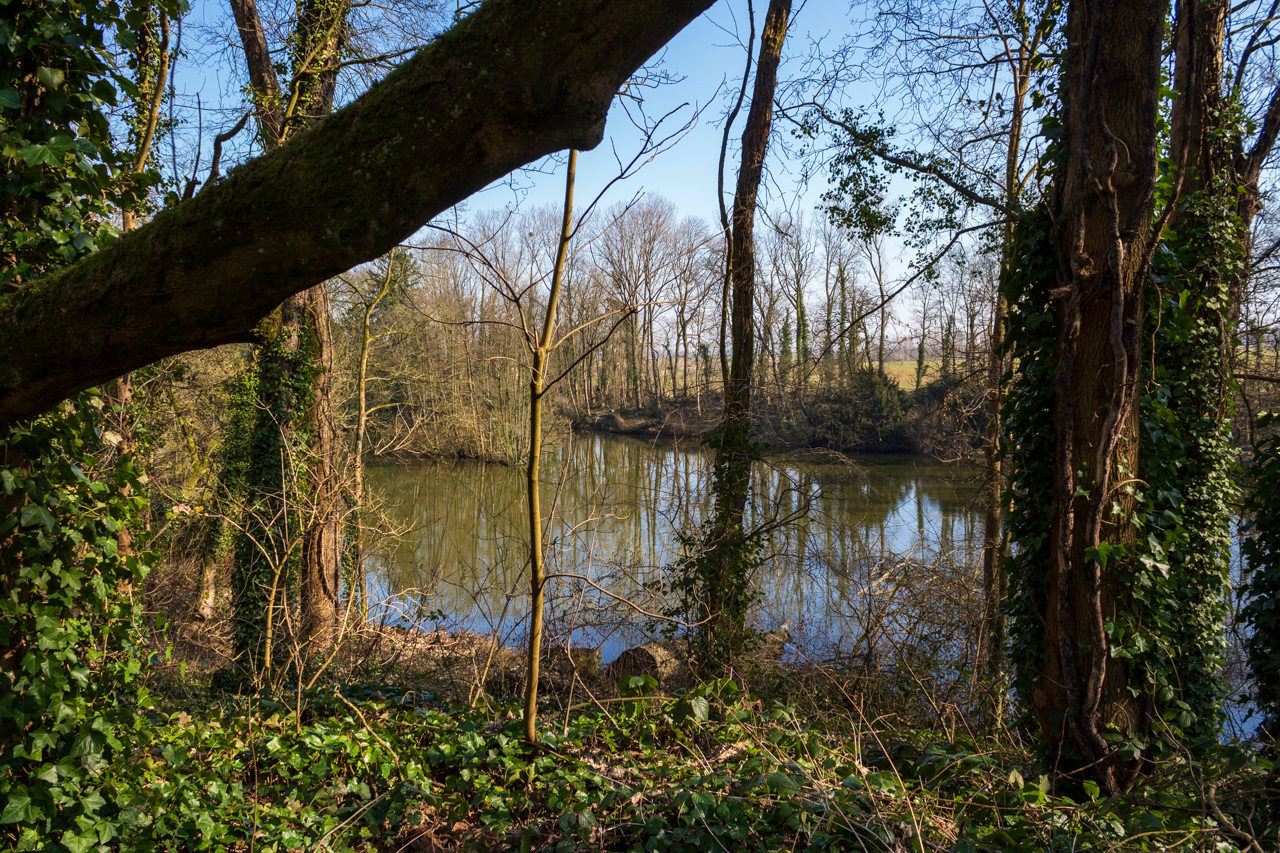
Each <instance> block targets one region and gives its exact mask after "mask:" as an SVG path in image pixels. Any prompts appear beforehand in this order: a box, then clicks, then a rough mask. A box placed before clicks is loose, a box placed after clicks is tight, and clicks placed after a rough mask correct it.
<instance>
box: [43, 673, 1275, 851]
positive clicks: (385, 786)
mask: <svg viewBox="0 0 1280 853" xmlns="http://www.w3.org/2000/svg"><path fill="white" fill-rule="evenodd" d="M624 686H625V687H627V688H628V689H627V690H626V691H625V692H626V693H629V694H630V695H629V696H624V697H623V698H620V699H615V700H606V701H602V702H600V703H587V704H586V705H585V706H578V707H576V708H571V709H569V711H568V712H567V713H566V712H565V711H561V712H560V713H559V714H556V713H555V711H554V709H553V708H551V707H548V709H547V711H546V713H547V716H546V717H544V719H547V720H552V719H554V723H553V724H552V723H549V724H548V731H547V732H546V733H545V736H544V742H543V743H542V744H540V745H539V747H537V748H530V747H529V746H528V745H527V744H525V743H524V742H523V740H522V737H521V728H520V726H521V723H520V720H519V714H518V709H517V708H516V707H515V706H514V705H513V706H511V707H510V708H507V707H505V706H491V707H488V708H480V709H472V708H466V707H462V706H448V705H445V704H442V703H440V702H438V701H437V700H436V699H435V698H434V697H432V696H431V695H429V694H426V693H423V692H419V691H410V690H405V691H404V692H400V691H399V690H397V689H396V688H394V687H390V686H386V685H365V686H362V687H359V688H349V687H348V688H342V689H341V690H339V689H337V688H335V687H332V686H330V687H328V688H325V689H323V690H318V691H315V692H312V693H311V694H307V695H304V696H303V702H302V704H301V710H300V712H299V710H298V708H297V707H295V705H293V704H286V703H283V702H278V701H273V700H270V699H266V698H261V697H240V696H231V695H225V694H218V693H210V694H207V695H205V696H204V697H203V698H199V699H197V700H196V701H194V702H193V701H192V698H193V697H191V696H190V694H187V695H186V696H185V697H184V698H183V701H182V702H181V703H180V704H181V706H182V708H183V709H184V710H181V711H179V710H176V709H166V708H165V707H164V702H165V700H164V699H163V697H161V699H160V700H159V701H160V704H159V705H158V706H157V707H156V708H155V709H153V711H152V714H151V719H150V722H151V725H150V726H144V727H140V728H141V730H142V732H143V733H142V734H141V735H140V739H139V740H138V741H137V742H135V743H133V744H130V745H129V746H128V748H126V749H123V750H121V751H118V752H117V753H116V754H115V756H114V758H113V759H112V760H111V761H110V763H109V764H108V765H107V766H106V767H105V768H104V769H103V770H102V772H101V776H100V788H101V791H102V797H103V800H104V803H105V804H110V805H109V806H108V807H109V808H110V809H112V810H113V811H114V812H115V820H114V821H113V823H114V824H115V826H116V827H117V833H116V835H115V837H112V838H105V837H104V838H102V839H101V847H99V848H98V849H103V850H106V849H110V850H226V851H241V850H254V851H261V853H268V851H286V850H332V851H392V850H395V851H400V850H404V851H409V850H501V849H510V850H521V851H532V850H553V851H557V853H564V851H573V850H584V851H585V850H602V851H603V850H610V851H614V850H616V851H624V850H625V851H632V850H634V851H724V850H732V851H735V853H740V852H741V851H773V850H796V851H800V850H805V851H811V850H867V851H873V850H881V851H899V850H902V851H905V850H918V851H925V850H955V851H997V850H1000V851H1015V850H1018V851H1020V850H1026V851H1031V850H1036V851H1041V850H1064V851H1065V850H1073V851H1085V850H1097V851H1109V850H1126V851H1130V850H1171V851H1172V850H1178V851H1183V850H1185V851H1192V850H1195V851H1200V850H1215V851H1228V850H1237V849H1241V850H1243V849H1246V846H1245V842H1243V841H1242V838H1243V835H1242V834H1241V831H1240V830H1241V829H1245V830H1250V831H1251V832H1252V834H1253V835H1254V836H1256V837H1257V838H1258V839H1259V842H1260V843H1262V844H1263V845H1264V846H1266V845H1267V844H1274V843H1275V840H1276V830H1275V829H1274V827H1271V828H1268V827H1267V826H1266V825H1265V822H1264V821H1263V820H1262V818H1260V817H1259V814H1260V813H1255V812H1256V810H1258V809H1260V808H1261V807H1262V803H1263V802H1264V801H1265V794H1264V793H1263V792H1262V791H1261V790H1260V788H1261V786H1263V785H1264V784H1265V783H1264V779H1265V777H1266V775H1267V773H1268V771H1269V769H1270V765H1269V764H1268V763H1267V762H1265V761H1263V760H1261V759H1259V758H1258V757H1257V756H1256V755H1255V754H1253V753H1251V752H1249V751H1246V750H1241V749H1236V748H1227V747H1223V748H1221V749H1219V750H1217V751H1216V752H1213V753H1212V754H1210V755H1206V756H1203V757H1200V758H1197V759H1196V761H1195V762H1191V761H1189V760H1182V761H1175V762H1171V763H1169V764H1168V765H1167V767H1165V768H1163V769H1162V770H1161V772H1156V773H1153V774H1151V776H1150V777H1149V779H1148V781H1147V782H1146V783H1145V784H1144V786H1143V787H1142V788H1141V789H1139V790H1137V791H1134V792H1131V793H1130V795H1129V796H1126V797H1124V798H1114V799H1107V798H1103V797H1100V796H1098V794H1097V792H1096V789H1088V790H1087V791H1086V795H1085V796H1083V797H1079V798H1077V799H1072V798H1070V797H1067V796H1063V795H1061V794H1059V793H1055V792H1054V791H1053V790H1052V789H1051V787H1050V782H1049V776H1048V775H1044V774H1042V773H1041V772H1039V771H1038V770H1037V769H1036V768H1034V767H1033V766H1032V765H1030V764H1029V760H1030V759H1029V757H1028V755H1027V754H1025V753H1023V752H1021V751H1019V750H1018V749H1016V748H1013V747H1002V746H1001V745H1000V744H999V742H998V741H997V740H996V739H994V738H993V739H990V741H989V742H986V741H984V742H979V741H976V740H975V739H974V738H973V737H972V736H971V735H969V734H966V733H963V731H959V732H957V731H953V732H952V735H951V737H950V739H947V736H945V735H940V734H938V733H931V732H924V731H902V730H894V729H893V728H892V727H891V726H890V725H888V724H887V722H886V721H884V720H880V721H868V720H865V719H861V718H859V717H858V716H857V715H856V714H854V715H846V716H840V715H831V716H829V717H828V718H827V719H826V720H825V721H824V723H823V724H822V725H821V726H818V725H814V724H812V723H808V722H806V720H805V719H802V718H801V717H800V716H799V715H798V714H797V713H796V712H795V711H794V710H793V709H791V708H789V707H786V706H784V705H781V704H774V705H772V706H765V705H764V704H763V703H762V702H760V701H759V700H751V701H749V700H747V699H745V698H743V697H741V696H740V695H738V694H737V690H736V687H735V686H734V685H733V684H732V682H728V681H720V682H714V683H711V684H708V685H703V686H701V687H698V688H695V689H693V690H689V691H683V692H680V693H678V694H677V695H675V696H671V697H663V696H656V695H651V694H649V691H650V689H651V688H652V686H653V682H652V680H651V679H648V678H647V677H639V676H637V677H633V678H632V679H630V683H629V684H628V685H624ZM175 704H177V703H175ZM1206 777H1208V778H1213V779H1214V780H1215V786H1216V791H1217V793H1216V799H1215V798H1214V793H1213V790H1212V789H1210V790H1209V791H1208V797H1207V798H1206V789H1205V785H1204V783H1203V779H1204V778H1206ZM1086 784H1087V783H1086ZM1217 805H1220V817H1221V818H1226V819H1228V820H1230V821H1231V822H1232V824H1233V826H1234V827H1235V828H1234V829H1233V830H1232V832H1233V833H1235V836H1234V837H1233V835H1231V834H1228V833H1226V832H1223V831H1222V829H1221V827H1220V824H1221V819H1220V817H1215V816H1214V813H1213V811H1212V809H1213V808H1214V807H1215V806H1217ZM1251 821H1252V823H1251ZM24 841H25V843H24V845H23V846H25V847H27V848H28V849H37V848H38V843H39V839H38V838H36V837H34V836H24ZM90 849H92V848H90ZM1268 849H1271V848H1268Z"/></svg>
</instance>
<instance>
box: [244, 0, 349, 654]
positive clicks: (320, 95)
mask: <svg viewBox="0 0 1280 853" xmlns="http://www.w3.org/2000/svg"><path fill="white" fill-rule="evenodd" d="M299 8H300V14H299V18H298V23H297V28H296V30H295V32H294V34H293V37H292V38H291V39H290V45H291V56H290V59H291V63H292V69H291V70H292V80H291V82H290V84H289V85H288V87H282V86H281V84H280V82H279V80H278V78H277V76H276V68H275V66H274V65H273V64H272V62H271V57H270V52H269V50H268V49H267V44H266V35H265V32H264V30H263V27H262V22H261V19H260V18H259V17H258V11H257V7H256V4H255V2H254V0H233V2H232V9H233V12H234V14H235V19H236V25H237V28H238V29H239V31H240V36H241V44H242V46H243V48H244V54H245V61H246V64H247V66H248V69H249V80H250V84H251V89H252V91H253V94H254V99H255V106H256V114H257V116H258V126H259V138H260V139H261V140H262V144H263V147H264V148H266V149H267V150H274V149H276V148H278V147H279V146H280V145H281V144H283V142H284V141H285V140H286V139H287V138H288V136H289V135H290V134H291V133H292V132H294V131H295V130H296V129H299V128H301V127H303V126H305V125H306V124H307V123H310V122H312V121H315V120H316V119H319V118H321V117H323V116H324V115H326V114H327V113H328V112H329V111H330V110H331V109H332V108H333V94H334V87H335V83H336V74H337V72H336V67H337V62H338V59H339V53H340V52H341V50H342V43H343V38H344V27H345V24H346V15H347V12H348V10H349V8H350V4H349V2H347V0H308V2H306V3H303V4H301V5H300V7H299ZM276 334H277V335H278V336H280V337H279V345H275V346H271V345H268V346H266V347H264V348H263V350H262V351H261V353H260V354H259V358H258V362H257V368H258V370H259V378H258V390H259V393H260V394H262V395H264V396H263V400H264V403H265V405H264V407H263V408H262V409H261V410H260V418H262V419H265V420H264V422H263V423H262V424H261V425H260V427H259V428H260V429H261V430H271V429H273V428H274V429H277V430H279V432H280V441H279V443H278V446H277V447H274V448H268V447H267V446H266V444H269V443H264V445H263V446H262V448H261V449H262V450H264V452H267V453H268V454H269V455H268V456H266V457H260V458H258V459H256V461H255V464H254V465H253V466H252V467H251V468H250V469H249V470H250V476H251V477H252V478H254V480H255V481H254V482H250V483H249V484H248V486H249V488H250V490H251V492H254V493H256V494H257V496H258V499H259V500H260V501H262V502H263V503H264V504H265V505H267V506H270V507H271V512H270V513H269V516H268V517H269V518H271V519H274V521H272V522H270V523H271V524H275V525H281V526H284V527H286V528H287V527H289V526H290V523H291V522H292V525H294V526H296V525H298V524H301V525H302V526H303V529H302V531H301V541H300V542H299V543H298V547H300V548H301V554H300V556H299V558H298V559H299V563H298V570H297V573H296V582H297V585H298V596H297V598H298V600H297V602H296V604H297V606H298V614H297V617H298V621H299V624H298V625H292V624H291V623H290V627H291V629H292V634H293V637H292V638H293V639H295V640H297V641H300V642H303V643H305V644H306V645H307V646H308V647H309V648H308V651H314V650H316V649H324V648H327V647H328V646H329V645H330V644H331V643H332V641H333V638H334V635H335V631H336V629H337V624H338V619H339V608H338V590H339V586H340V578H341V569H342V555H341V534H340V530H339V520H340V516H341V513H340V511H339V507H338V504H339V499H340V490H339V489H338V485H337V482H336V481H337V477H338V465H337V461H336V460H337V451H338V445H337V440H336V436H335V435H334V426H333V410H332V408H333V407H332V402H331V400H330V389H331V385H332V380H331V376H330V367H331V366H332V362H333V352H332V342H331V340H330V334H329V306H328V297H327V294H326V293H325V292H324V285H320V286H318V287H315V288H313V289H312V290H310V291H308V292H306V293H305V294H299V295H295V296H291V297H289V299H288V300H286V303H285V306H284V307H283V308H282V310H281V313H280V325H279V331H278V332H277V333H276ZM299 342H305V345H300V344H299ZM277 359H279V360H280V361H278V362H277V361H276V360H277ZM300 360H301V361H303V362H307V363H299V361H300ZM272 377H275V378H279V379H281V380H283V381H286V382H288V383H290V387H288V388H277V387H270V386H269V383H270V382H271V381H272V379H271V378H272ZM283 396H287V397H288V403H287V405H285V406H284V408H283V409H280V411H277V409H278V408H280V407H279V406H276V405H273V403H276V402H280V400H273V399H272V398H273V397H283ZM272 450H274V451H276V453H275V455H271V451H272ZM273 465H279V466H281V467H282V469H283V474H282V476H281V477H277V476H276V475H275V472H274V471H268V469H269V468H270V467H271V466H273ZM259 478H260V479H259ZM279 483H284V484H288V485H292V487H293V488H292V492H290V490H289V489H288V488H280V489H277V486H278V484H279ZM276 501H283V502H284V503H282V504H280V505H274V504H275V502H276ZM269 538H272V539H279V538H280V537H279V536H272V537H269ZM286 538H287V534H286ZM242 546H243V548H248V549H250V550H252V549H253V548H254V547H255V546H254V545H253V544H251V543H248V542H242ZM243 548H242V549H238V551H237V553H238V556H237V566H238V570H244V571H249V572H250V575H251V576H250V577H249V578H246V579H245V581H244V582H245V583H260V582H261V579H260V578H256V577H254V575H256V574H257V573H255V572H252V571H250V569H251V567H252V565H253V563H254V560H255V559H256V558H255V557H254V555H253V554H251V553H246V552H245V551H244V550H243ZM280 556H281V558H283V555H280ZM289 579H290V580H294V579H295V576H294V575H292V573H291V574H290V576H289ZM289 588H290V587H289V586H285V587H283V588H282V589H281V594H283V593H284V591H285V590H287V589H289ZM272 606H275V605H274V604H273V605H272ZM283 612H284V611H282V614H283ZM237 618H238V624H239V625H240V626H241V630H242V631H244V632H247V634H246V636H252V635H255V634H257V633H258V632H259V630H260V629H261V627H262V626H255V625H253V624H252V622H253V621H254V620H258V621H261V620H262V619H264V618H268V619H269V617H268V616H267V615H266V614H265V613H259V612H258V611H254V610H250V611H242V612H240V613H239V614H238V617H237ZM282 627H284V626H283V625H280V626H273V630H272V631H269V632H268V633H269V634H270V633H274V634H275V635H276V636H277V637H280V636H282V635H281V634H280V631H279V629H280V628H282ZM264 664H265V665H268V666H269V665H270V662H269V661H265V662H264Z"/></svg>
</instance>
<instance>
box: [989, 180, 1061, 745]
mask: <svg viewBox="0 0 1280 853" xmlns="http://www.w3.org/2000/svg"><path fill="white" fill-rule="evenodd" d="M1053 226H1054V222H1053V214H1052V212H1051V211H1050V210H1049V207H1048V205H1047V204H1040V205H1037V206H1036V207H1034V208H1031V209H1030V210H1028V211H1026V212H1024V213H1023V214H1022V216H1021V217H1020V218H1019V220H1018V222H1017V223H1016V224H1015V226H1014V230H1013V244H1014V251H1013V252H1011V253H1010V254H1011V257H1013V258H1014V259H1015V260H1016V263H1012V264H1010V265H1009V266H1007V267H1006V268H1005V269H1004V271H1003V272H1002V274H1001V278H1000V289H1001V292H1002V293H1003V294H1004V297H1005V300H1006V303H1007V304H1008V306H1009V315H1008V317H1009V319H1008V323H1007V326H1006V330H1005V347H1006V352H1007V353H1008V355H1009V364H1010V369H1009V370H1010V373H1009V374H1008V375H1007V376H1006V377H1005V380H1006V383H1007V384H1008V387H1009V391H1008V394H1006V396H1005V401H1004V407H1003V411H1002V415H1001V423H1002V425H1003V428H1004V441H1003V443H1002V447H1003V452H1002V455H1003V459H1004V470H1006V471H1008V472H1009V473H1008V477H1009V479H1008V492H1007V494H1006V502H1007V504H1008V506H1009V513H1008V522H1007V523H1008V525H1009V537H1010V541H1011V542H1012V543H1013V548H1012V549H1011V550H1010V556H1009V557H1008V558H1007V559H1006V562H1005V571H1006V573H1007V575H1008V585H1009V586H1008V597H1007V598H1006V600H1005V609H1006V614H1007V617H1008V620H1009V631H1008V636H1009V644H1010V648H1009V660H1010V661H1012V662H1013V664H1014V668H1013V682H1012V687H1013V689H1014V692H1015V694H1016V696H1017V698H1018V704H1019V708H1020V711H1021V715H1022V723H1023V724H1024V726H1025V727H1026V728H1028V729H1034V728H1035V724H1034V720H1033V717H1032V708H1031V696H1032V693H1033V691H1034V689H1035V686H1036V683H1037V680H1038V678H1039V675H1040V673H1041V672H1042V671H1043V670H1044V666H1045V662H1046V659H1047V651H1046V648H1045V613H1046V611H1047V609H1048V601H1049V566H1050V564H1051V562H1052V554H1051V550H1050V542H1049V533H1050V530H1051V529H1052V527H1053V514H1054V502H1055V501H1054V488H1053V484H1054V458H1055V453H1054V433H1053V389H1054V377H1055V373H1056V371H1057V365H1058V360H1057V356H1056V354H1055V349H1056V344H1057V334H1056V325H1055V311H1054V304H1053V300H1052V298H1051V296H1050V291H1051V290H1052V289H1053V287H1054V285H1055V284H1056V281H1057V278H1056V276H1057V265H1056V254H1055V246H1054V227H1053ZM1015 380H1016V381H1015Z"/></svg>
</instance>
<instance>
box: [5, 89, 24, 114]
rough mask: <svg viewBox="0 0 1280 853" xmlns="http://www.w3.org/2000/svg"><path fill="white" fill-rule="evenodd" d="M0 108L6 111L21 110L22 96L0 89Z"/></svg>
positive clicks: (12, 91)
mask: <svg viewBox="0 0 1280 853" xmlns="http://www.w3.org/2000/svg"><path fill="white" fill-rule="evenodd" d="M0 107H4V108H5V109H7V110H20V109H22V95H21V94H20V93H18V92H15V91H14V90H13V89H0Z"/></svg>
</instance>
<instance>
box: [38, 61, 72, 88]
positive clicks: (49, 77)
mask: <svg viewBox="0 0 1280 853" xmlns="http://www.w3.org/2000/svg"><path fill="white" fill-rule="evenodd" d="M36 79H37V80H39V81H40V85H41V86H44V87H45V88H46V89H48V90H49V91H50V92H53V91H56V90H57V89H58V88H59V87H60V86H62V83H63V81H64V80H66V79H67V75H66V73H65V72H64V71H62V69H60V68H49V67H48V66H41V67H40V68H38V69H36Z"/></svg>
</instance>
